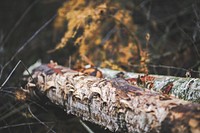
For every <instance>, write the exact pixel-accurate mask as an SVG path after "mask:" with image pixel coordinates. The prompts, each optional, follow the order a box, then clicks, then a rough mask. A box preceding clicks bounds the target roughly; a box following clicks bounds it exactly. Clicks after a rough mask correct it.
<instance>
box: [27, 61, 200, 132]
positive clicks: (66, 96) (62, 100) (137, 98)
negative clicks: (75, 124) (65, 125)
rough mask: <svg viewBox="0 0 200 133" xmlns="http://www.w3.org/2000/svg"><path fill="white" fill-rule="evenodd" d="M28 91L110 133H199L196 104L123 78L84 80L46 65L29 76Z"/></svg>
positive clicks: (199, 108)
mask: <svg viewBox="0 0 200 133" xmlns="http://www.w3.org/2000/svg"><path fill="white" fill-rule="evenodd" d="M163 82H164V81H163ZM27 89H28V90H29V91H30V92H32V93H31V94H34V96H37V97H41V98H42V97H44V96H45V97H48V99H50V101H51V102H52V103H54V104H57V105H59V106H61V107H62V108H63V109H64V110H65V111H66V113H67V114H73V115H75V116H77V117H80V118H81V119H83V120H86V121H90V122H92V123H95V124H98V125H100V126H102V127H104V128H108V129H109V130H110V131H113V132H124V133H125V132H130V133H133V132H136V133H137V132H138V133H144V132H146V133H147V132H158V133H159V132H162V133H170V132H173V133H175V132H176V133H183V132H192V133H197V132H199V131H200V105H199V104H194V103H191V102H188V101H183V100H180V99H177V98H175V97H169V96H168V95H162V94H160V93H158V92H154V91H151V90H144V89H142V88H140V87H138V86H134V85H132V84H130V83H129V82H128V81H126V80H125V79H123V78H111V79H106V78H97V77H94V76H86V75H85V74H84V73H80V72H77V71H73V70H71V69H68V68H64V67H62V66H59V65H56V64H47V65H41V66H40V67H38V68H36V69H35V70H34V72H33V75H32V77H31V78H30V79H29V81H28V84H27ZM38 94H39V95H38Z"/></svg>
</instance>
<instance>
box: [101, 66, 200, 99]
mask: <svg viewBox="0 0 200 133" xmlns="http://www.w3.org/2000/svg"><path fill="white" fill-rule="evenodd" d="M100 71H101V72H102V74H103V75H104V77H106V78H115V77H116V75H117V74H119V73H120V71H116V70H110V69H106V68H100ZM123 76H124V78H125V79H126V80H127V81H130V83H132V84H134V85H137V86H140V87H142V88H144V89H149V90H154V91H157V92H161V93H164V94H167V95H172V96H175V97H177V98H180V99H184V100H188V101H192V102H197V103H200V79H199V78H189V77H174V76H164V75H146V74H142V73H134V72H123ZM138 77H140V80H141V82H142V83H141V84H140V83H137V82H138V81H137V80H138Z"/></svg>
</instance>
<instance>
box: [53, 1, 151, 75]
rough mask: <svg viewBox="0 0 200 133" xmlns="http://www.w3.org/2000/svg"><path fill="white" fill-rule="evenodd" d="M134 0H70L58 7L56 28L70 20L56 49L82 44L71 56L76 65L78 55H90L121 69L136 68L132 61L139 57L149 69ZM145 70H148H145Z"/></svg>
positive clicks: (98, 62) (103, 63) (93, 59)
mask: <svg viewBox="0 0 200 133" xmlns="http://www.w3.org/2000/svg"><path fill="white" fill-rule="evenodd" d="M133 7H134V5H133V3H132V2H131V1H126V2H123V1H117V0H104V1H91V0H73V1H67V2H65V3H64V4H63V6H62V7H61V8H60V9H59V10H58V17H57V18H56V20H55V23H54V28H55V29H60V28H62V26H63V25H64V22H65V21H66V22H67V24H68V25H67V31H66V32H65V34H64V36H63V37H62V39H61V41H60V42H59V43H58V44H57V45H56V47H55V48H54V49H53V50H50V51H49V52H55V51H56V50H58V49H62V48H63V47H67V46H68V45H75V46H77V47H78V50H77V51H74V53H73V55H71V57H72V60H73V61H74V62H75V63H74V64H75V65H74V67H78V66H80V61H79V59H78V57H81V56H82V57H83V56H86V57H87V58H89V59H90V60H91V61H92V62H93V63H94V64H96V65H98V66H101V67H109V68H112V69H118V70H123V69H126V70H128V69H129V70H130V69H132V68H131V67H130V66H128V64H129V63H130V62H134V59H139V60H142V61H139V62H137V63H139V65H140V63H141V62H142V68H141V70H140V69H139V71H147V70H146V69H147V68H146V67H144V66H145V65H144V64H145V63H146V62H145V61H143V60H144V58H145V60H146V58H148V57H147V56H146V55H145V56H144V57H143V55H144V53H145V52H144V51H142V50H141V46H140V44H139V42H138V39H137V37H136V36H135V35H134V34H133V33H134V32H135V31H136V26H135V25H134V23H133V18H132V14H131V13H132V11H131V9H132V8H133ZM143 69H145V70H143Z"/></svg>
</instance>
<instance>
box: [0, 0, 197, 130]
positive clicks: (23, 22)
mask: <svg viewBox="0 0 200 133" xmlns="http://www.w3.org/2000/svg"><path fill="white" fill-rule="evenodd" d="M199 7H200V1H199V0H193V1H191V0H185V1H182V0H176V1H171V0H165V1H161V0H143V1H141V0H135V1H123V2H121V1H118V0H115V1H114V2H113V1H103V0H101V1H98V2H92V1H89V0H86V1H82V0H74V1H73V2H72V1H68V0H18V1H13V0H1V1H0V83H1V84H2V83H3V82H4V81H5V80H6V78H7V77H8V75H9V74H10V72H11V71H12V70H13V69H14V67H15V65H16V64H17V62H18V61H19V60H21V61H22V62H23V63H24V64H25V66H26V67H29V66H31V65H32V64H34V63H35V62H36V61H38V60H41V61H42V62H43V63H47V62H49V61H50V60H52V59H53V60H54V61H57V62H58V63H59V64H61V65H65V66H72V68H73V67H74V68H76V69H78V68H79V67H82V66H83V65H86V63H85V64H84V63H82V62H84V60H82V59H81V58H82V56H83V55H84V56H86V57H87V58H89V59H90V60H91V61H92V62H93V63H94V64H95V65H96V66H97V67H108V68H111V69H113V66H116V67H115V68H116V69H117V70H123V71H134V72H148V73H150V74H159V75H173V76H185V73H186V71H187V70H190V71H191V73H192V77H199V75H200V73H199V71H200V9H199ZM86 9H87V10H91V14H90V13H88V12H87V10H86ZM74 11H77V12H74ZM78 11H79V12H78ZM76 13H78V15H77V14H76ZM92 13H93V14H92ZM55 14H57V16H56V17H55V19H54V16H55ZM73 14H74V15H73ZM93 15H94V16H95V15H96V16H95V17H94V16H93ZM77 16H79V17H80V20H82V19H81V16H86V18H84V20H83V21H84V22H80V23H78V22H79V21H80V20H79V18H78V17H77ZM74 17H76V18H75V19H74ZM113 18H114V19H113ZM51 20H52V21H51ZM76 20H77V21H76ZM47 23H48V24H47ZM45 24H47V25H45ZM70 24H71V25H70ZM72 24H74V25H72ZM44 25H45V27H42V26H44ZM113 25H114V26H113ZM112 26H113V27H112ZM41 27H42V28H41ZM40 30H41V31H40ZM86 31H87V32H89V31H91V33H92V35H90V34H89V33H87V34H86ZM147 35H148V36H147ZM72 36H73V37H72ZM91 38H95V39H94V40H92V39H91ZM130 38H133V39H130ZM27 41H28V43H26V42H27ZM75 43H76V44H75ZM129 44H130V45H129ZM147 45H148V47H147ZM20 48H21V49H20ZM111 49H113V50H111ZM94 51H99V52H97V53H98V54H97V55H95V54H94ZM119 51H120V52H119ZM126 53H129V54H126ZM99 55H101V56H99ZM99 57H102V58H99ZM114 57H115V58H114ZM143 58H144V59H143ZM69 59H70V60H71V62H69ZM124 60H125V61H124ZM24 71H25V68H24V66H23V65H21V64H20V65H19V66H18V67H17V68H16V70H15V71H14V73H13V75H12V76H11V77H10V79H9V80H8V82H6V84H5V85H4V87H3V89H1V91H0V97H1V100H0V132H10V133H15V132H53V131H52V130H51V129H53V130H54V131H56V132H58V133H61V132H87V131H86V130H85V128H84V127H83V126H82V125H81V123H80V121H79V119H78V118H75V117H73V116H66V117H65V118H63V114H64V112H63V111H62V110H59V109H58V108H56V109H55V110H54V109H53V108H55V107H52V106H46V105H45V103H41V104H42V105H41V106H44V108H45V109H42V108H41V107H40V106H38V105H36V104H34V103H33V101H28V102H18V101H16V100H15V96H14V95H13V92H12V91H13V90H14V89H18V88H20V87H21V86H23V84H24V83H23V82H22V81H21V79H22V77H23V75H22V73H23V72H24ZM29 106H30V107H31V109H32V113H35V116H37V118H38V119H41V121H42V122H47V123H45V124H41V122H39V121H38V120H37V119H36V118H34V117H33V115H31V113H30V110H28V107H29ZM57 112H62V113H57ZM58 114H61V115H58ZM57 116H60V117H57ZM66 119H67V120H66ZM48 122H49V123H48ZM37 124H38V125H37ZM87 124H88V125H89V127H91V128H92V129H93V130H94V131H95V132H98V131H99V132H102V131H104V130H100V128H99V127H97V126H95V125H91V124H90V123H87ZM12 125H15V126H12ZM66 125H67V126H66ZM77 125H78V126H77ZM105 132H106V131H105ZM107 132H108V131H107Z"/></svg>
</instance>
